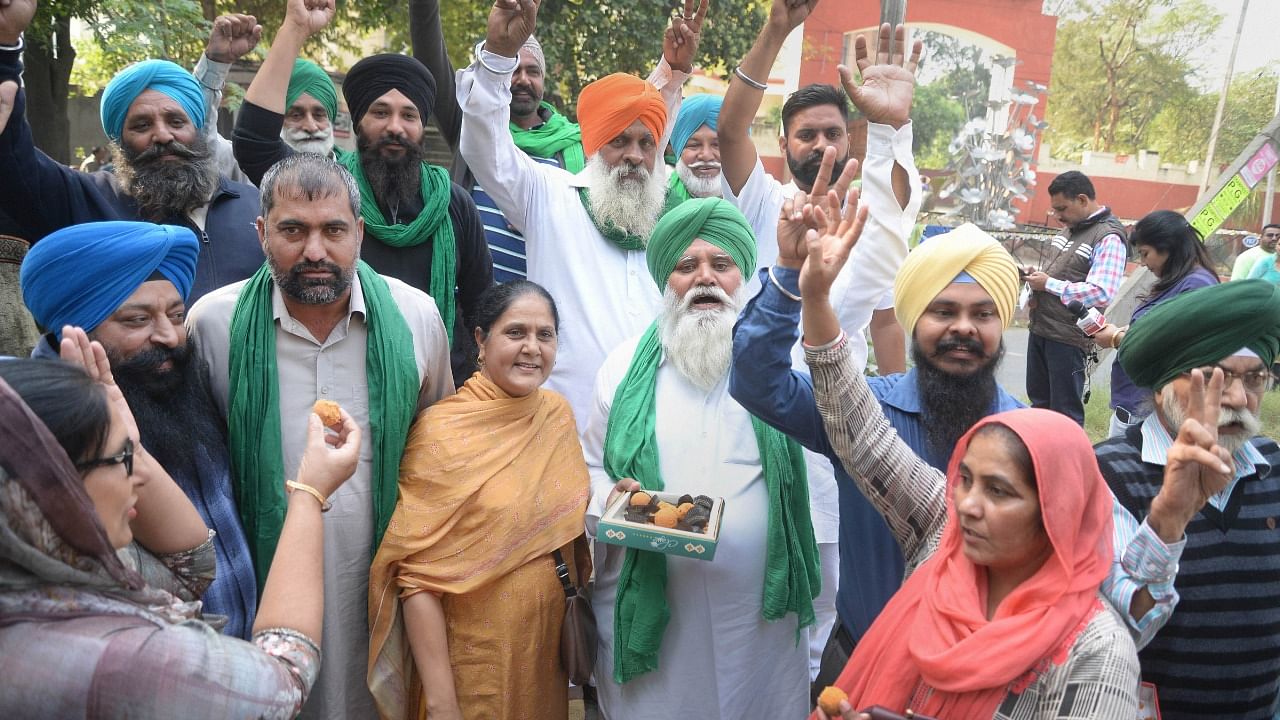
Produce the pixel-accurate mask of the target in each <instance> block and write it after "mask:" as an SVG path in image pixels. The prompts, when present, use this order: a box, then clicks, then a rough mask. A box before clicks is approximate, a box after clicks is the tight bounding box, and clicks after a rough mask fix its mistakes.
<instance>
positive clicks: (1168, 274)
mask: <svg viewBox="0 0 1280 720" xmlns="http://www.w3.org/2000/svg"><path fill="white" fill-rule="evenodd" d="M1129 243H1130V244H1131V245H1132V246H1133V249H1134V250H1135V251H1136V250H1137V249H1138V246H1139V245H1145V246H1147V247H1149V248H1153V249H1155V250H1159V251H1160V252H1162V253H1168V255H1169V259H1168V260H1165V262H1164V268H1162V269H1161V271H1160V277H1159V278H1157V279H1156V284H1155V285H1153V286H1152V287H1151V291H1150V292H1149V293H1147V297H1158V296H1159V295H1161V294H1162V293H1164V292H1165V291H1166V290H1168V289H1169V288H1171V287H1173V286H1174V285H1177V284H1178V283H1179V282H1182V279H1183V278H1185V277H1186V276H1188V275H1190V274H1191V273H1192V272H1194V271H1195V269H1196V268H1198V267H1202V268H1204V269H1205V270H1208V271H1209V272H1210V273H1212V274H1213V276H1214V277H1215V278H1216V277H1218V273H1217V271H1215V270H1214V269H1213V260H1212V259H1211V258H1210V257H1209V251H1208V250H1206V249H1205V247H1204V242H1202V241H1201V238H1200V231H1199V230H1196V229H1195V228H1194V227H1192V226H1191V223H1189V222H1187V219H1186V218H1185V217H1183V216H1182V215H1180V214H1179V213H1176V212H1174V211H1172V210H1157V211H1155V212H1153V213H1148V214H1147V216H1146V217H1144V218H1142V219H1141V220H1139V221H1138V224H1137V225H1134V226H1133V233H1131V234H1130V235H1129Z"/></svg>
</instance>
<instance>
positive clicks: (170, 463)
mask: <svg viewBox="0 0 1280 720" xmlns="http://www.w3.org/2000/svg"><path fill="white" fill-rule="evenodd" d="M108 355H109V356H110V353H109V354H108ZM165 360H172V361H173V368H172V369H171V370H168V371H166V372H160V371H157V370H156V369H155V367H156V365H159V364H160V363H161V362H163V361H165ZM203 367H204V366H203V364H202V363H201V362H200V361H199V360H198V359H196V356H195V345H194V343H193V342H192V341H190V340H189V341H188V342H187V344H186V346H184V347H180V348H174V349H172V350H170V349H168V348H152V349H149V350H145V351H143V352H141V353H139V354H137V355H134V356H133V357H132V358H130V359H128V360H120V361H117V359H116V358H114V357H112V358H111V373H112V375H113V376H114V377H115V380H116V384H117V385H119V386H120V391H121V392H122V393H124V397H125V400H128V401H129V409H130V410H132V411H133V417H134V420H136V421H137V423H138V433H139V434H140V435H141V438H142V445H143V447H145V448H146V449H147V452H150V453H151V454H152V455H154V456H155V458H156V460H158V461H159V462H160V465H161V466H162V467H163V468H164V469H165V470H167V471H168V472H169V474H170V475H174V476H175V478H177V477H178V476H183V477H185V478H190V479H192V480H194V479H195V478H198V477H199V468H200V466H201V465H202V464H207V463H208V460H207V459H206V454H216V455H220V454H221V453H222V452H223V451H222V450H221V449H220V448H223V447H225V446H226V443H227V438H226V433H225V431H224V429H223V427H222V423H221V422H220V420H219V417H220V414H219V412H218V410H217V407H216V406H215V405H214V403H213V395H212V393H211V392H210V390H209V386H208V383H207V381H206V378H205V375H204V372H203ZM179 484H181V485H184V486H185V483H182V481H181V480H179Z"/></svg>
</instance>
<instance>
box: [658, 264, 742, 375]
mask: <svg viewBox="0 0 1280 720" xmlns="http://www.w3.org/2000/svg"><path fill="white" fill-rule="evenodd" d="M707 295H711V296H714V297H716V298H718V299H719V300H720V301H721V302H722V303H723V304H722V305H721V306H720V307H718V308H714V309H711V310H694V309H692V308H691V307H690V306H691V305H692V304H693V303H694V301H695V300H698V299H699V298H701V297H704V296H707ZM662 305H663V309H662V315H660V316H659V319H658V337H659V338H660V339H661V341H662V349H663V350H664V351H665V352H666V354H667V359H668V360H670V361H671V363H672V364H673V365H675V368H676V370H678V371H679V372H680V374H681V375H683V376H684V377H685V378H686V379H688V381H689V382H691V383H693V384H694V385H696V386H698V387H700V388H702V389H703V390H706V391H707V392H710V391H711V390H712V389H713V388H714V387H715V386H716V385H718V384H719V383H720V381H721V380H723V379H724V378H725V376H727V375H728V374H729V363H730V362H731V361H732V360H733V323H734V322H735V321H737V319H738V309H739V308H741V307H742V288H741V287H739V288H738V291H737V292H735V293H734V294H733V296H730V295H729V294H728V293H726V292H725V291H724V290H721V289H720V288H718V287H715V286H704V287H695V288H691V289H690V290H689V291H688V292H687V293H685V296H684V298H680V297H679V296H677V295H676V293H675V291H674V290H672V289H671V286H670V285H668V286H667V289H666V290H664V291H663V293H662Z"/></svg>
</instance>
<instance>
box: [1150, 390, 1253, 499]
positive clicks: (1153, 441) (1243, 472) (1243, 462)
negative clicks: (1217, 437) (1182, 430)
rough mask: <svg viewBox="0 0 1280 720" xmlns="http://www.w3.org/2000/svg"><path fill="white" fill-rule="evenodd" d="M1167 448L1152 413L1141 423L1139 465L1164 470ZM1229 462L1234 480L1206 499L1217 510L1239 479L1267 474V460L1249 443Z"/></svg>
mask: <svg viewBox="0 0 1280 720" xmlns="http://www.w3.org/2000/svg"><path fill="white" fill-rule="evenodd" d="M1171 447H1173V437H1172V436H1171V435H1169V431H1168V430H1165V427H1164V423H1162V422H1160V418H1159V417H1157V416H1156V413H1151V414H1150V415H1148V416H1147V419H1146V420H1143V421H1142V461H1143V462H1147V463H1151V464H1152V465H1159V466H1160V467H1164V466H1165V465H1166V464H1167V463H1168V462H1169V448H1171ZM1231 459H1232V460H1233V461H1234V462H1235V466H1236V474H1235V477H1233V478H1231V482H1229V483H1227V486H1226V487H1225V488H1223V489H1222V491H1221V492H1219V493H1218V494H1216V495H1214V496H1213V497H1211V498H1209V503H1210V504H1212V505H1213V506H1214V507H1216V508H1218V509H1219V510H1221V509H1222V508H1224V507H1226V504H1227V500H1229V499H1231V491H1233V490H1235V487H1236V483H1237V482H1239V481H1240V479H1241V478H1245V477H1249V476H1251V475H1254V474H1257V475H1259V476H1261V475H1263V474H1265V473H1268V472H1270V470H1271V465H1270V464H1269V463H1268V462H1267V459H1266V458H1264V457H1263V456H1262V453H1260V452H1258V449H1257V448H1255V447H1254V446H1253V443H1252V442H1247V443H1245V444H1244V445H1242V446H1240V449H1239V450H1236V452H1235V454H1234V455H1232V456H1231Z"/></svg>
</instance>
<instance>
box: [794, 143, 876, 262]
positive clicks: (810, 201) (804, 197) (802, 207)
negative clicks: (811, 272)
mask: <svg viewBox="0 0 1280 720" xmlns="http://www.w3.org/2000/svg"><path fill="white" fill-rule="evenodd" d="M835 162H836V149H835V147H833V146H827V148H826V149H825V150H824V151H823V152H822V164H821V165H819V166H818V179H817V180H815V181H814V184H813V192H812V193H809V194H806V193H805V192H804V191H803V190H800V191H797V192H796V194H795V197H792V198H788V199H787V200H786V201H784V202H783V203H782V212H781V213H780V215H779V217H778V260H777V263H778V265H780V266H782V267H786V268H791V269H793V270H798V269H800V267H801V266H802V265H804V261H805V258H807V257H808V256H809V250H808V247H807V246H806V244H805V232H806V231H807V230H809V229H814V230H818V231H819V232H821V231H822V230H824V229H825V227H820V226H819V225H818V223H817V220H816V219H815V217H814V212H813V210H814V208H815V207H818V206H821V207H822V208H823V211H824V212H825V213H827V215H828V216H831V217H835V216H838V215H839V212H840V203H839V202H838V201H836V200H837V199H839V198H844V197H847V196H848V194H849V186H850V185H851V184H852V183H853V178H854V177H855V176H856V175H857V174H858V161H857V160H850V161H849V162H847V163H845V166H844V170H843V171H841V173H840V177H838V178H836V182H835V187H834V190H833V191H832V192H829V191H828V187H827V186H828V182H829V181H830V179H831V169H832V168H833V167H835ZM833 202H834V204H832V203H833Z"/></svg>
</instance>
